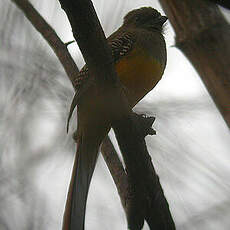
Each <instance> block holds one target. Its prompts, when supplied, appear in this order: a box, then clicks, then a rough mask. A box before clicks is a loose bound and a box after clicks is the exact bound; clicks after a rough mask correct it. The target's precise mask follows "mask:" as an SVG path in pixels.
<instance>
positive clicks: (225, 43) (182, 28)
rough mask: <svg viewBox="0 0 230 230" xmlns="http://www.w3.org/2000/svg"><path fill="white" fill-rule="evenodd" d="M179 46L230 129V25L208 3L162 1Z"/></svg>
mask: <svg viewBox="0 0 230 230" xmlns="http://www.w3.org/2000/svg"><path fill="white" fill-rule="evenodd" d="M160 2H161V5H162V7H163V9H164V11H165V12H166V14H167V16H168V18H169V20H170V22H171V24H172V26H173V28H174V30H175V32H176V46H177V47H178V48H179V49H180V50H181V51H182V52H183V53H184V54H185V55H186V57H187V58H188V59H189V60H190V61H191V63H192V64H193V66H194V67H195V69H196V70H197V72H198V73H199V75H200V77H201V79H202V80H203V82H204V84H205V86H206V88H207V90H208V91H209V93H210V95H211V96H212V98H213V100H214V102H215V103H216V105H217V107H218V109H219V110H220V112H221V114H222V116H223V118H224V119H225V121H226V123H227V125H228V127H230V71H229V66H230V42H229V41H230V25H229V24H228V23H227V22H226V20H225V19H224V17H223V15H222V14H221V12H220V10H219V8H218V7H217V5H215V4H214V3H212V2H211V1H205V0H193V1H190V0H183V1H181V0H160Z"/></svg>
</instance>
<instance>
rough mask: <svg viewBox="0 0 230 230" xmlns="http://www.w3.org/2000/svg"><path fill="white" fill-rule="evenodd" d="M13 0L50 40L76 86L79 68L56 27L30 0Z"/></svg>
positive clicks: (47, 39) (35, 26)
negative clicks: (46, 19) (51, 24)
mask: <svg viewBox="0 0 230 230" xmlns="http://www.w3.org/2000/svg"><path fill="white" fill-rule="evenodd" d="M11 1H12V2H14V3H15V4H16V5H17V6H18V7H19V8H20V9H21V10H22V11H23V13H24V15H25V16H26V17H27V19H28V20H29V21H30V22H31V24H32V25H33V26H34V28H36V30H37V31H38V32H40V34H41V35H42V36H43V38H44V39H45V40H46V41H47V42H48V44H49V45H50V47H51V48H52V49H53V51H54V53H55V54H56V56H57V57H58V59H59V61H60V62H61V64H62V66H63V68H64V69H65V72H66V74H67V76H68V77H69V80H70V81H71V83H72V85H73V86H74V79H75V78H76V76H77V74H78V72H79V70H78V67H77V65H76V64H75V62H74V60H73V58H72V57H71V55H70V53H69V51H68V49H67V45H66V44H65V43H63V42H62V40H61V39H60V38H59V37H58V35H57V33H56V32H55V31H54V29H53V28H52V27H51V26H50V25H49V24H48V23H47V22H46V21H45V19H44V18H43V17H42V16H41V15H40V14H39V12H38V11H37V10H36V9H35V8H34V7H33V5H32V4H31V3H30V2H29V1H28V0H11Z"/></svg>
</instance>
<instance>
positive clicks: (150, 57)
mask: <svg viewBox="0 0 230 230" xmlns="http://www.w3.org/2000/svg"><path fill="white" fill-rule="evenodd" d="M166 21H167V17H166V16H162V15H161V14H160V13H159V12H158V11H157V10H156V9H154V8H152V7H141V8H138V9H134V10H132V11H130V12H129V13H128V14H127V15H126V16H125V17H124V20H123V24H122V25H121V27H120V28H118V29H117V30H116V31H115V32H114V33H113V34H112V35H110V36H109V37H108V38H107V42H108V45H109V47H110V49H111V52H112V58H113V62H114V65H115V70H116V72H117V76H118V78H119V81H120V82H121V85H122V87H123V88H124V93H125V96H126V97H127V101H128V103H129V105H130V106H131V107H134V106H135V105H136V104H137V103H138V102H139V101H140V100H141V99H142V98H143V97H144V96H145V95H146V94H147V93H148V92H150V91H151V90H152V89H153V88H154V87H155V86H156V84H157V83H158V82H159V80H160V79H161V78H162V75H163V73H164V70H165V67H166V61H167V53H166V43H165V39H164V34H163V31H164V30H163V29H164V25H165V22H166ZM75 86H76V89H77V91H76V94H75V95H74V98H73V100H72V104H71V107H70V112H69V117H68V121H67V130H68V126H69V121H70V118H71V116H72V113H73V111H74V109H75V107H76V106H77V131H76V135H75V138H76V142H77V151H76V157H75V162H74V166H73V169H72V177H71V181H70V186H69V191H68V195H67V202H66V207H65V213H64V218H63V227H62V229H63V230H67V229H76V230H84V226H85V211H86V203H87V196H88V190H89V186H90V182H91V178H92V175H93V172H94V168H95V165H96V161H97V157H98V152H99V148H100V144H101V142H102V141H103V139H104V137H105V136H106V135H107V133H108V132H109V130H110V129H111V125H112V124H111V119H110V118H109V115H108V113H107V112H106V111H103V108H104V107H103V106H102V104H103V103H104V102H105V101H106V98H105V97H103V95H102V94H99V93H98V91H97V85H96V84H94V78H93V77H92V76H91V75H90V74H89V70H88V67H87V65H85V66H84V67H83V68H82V69H81V71H80V72H79V74H78V76H77V78H76V80H75ZM73 215H75V216H73Z"/></svg>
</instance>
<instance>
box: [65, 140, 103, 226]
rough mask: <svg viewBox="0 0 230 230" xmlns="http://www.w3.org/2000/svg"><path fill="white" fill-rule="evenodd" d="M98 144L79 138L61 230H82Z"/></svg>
mask: <svg viewBox="0 0 230 230" xmlns="http://www.w3.org/2000/svg"><path fill="white" fill-rule="evenodd" d="M90 139H91V138H90ZM99 145H100V143H95V141H92V140H88V139H86V138H82V139H81V140H79V143H78V147H77V154H76V158H75V162H74V166H73V171H72V178H71V182H70V187H69V192H68V197H67V202H66V207H65V214H64V222H63V228H62V229H63V230H84V222H85V209H86V201H87V196H88V190H89V185H90V181H91V178H92V175H93V172H94V168H95V164H96V161H97V157H98V149H99Z"/></svg>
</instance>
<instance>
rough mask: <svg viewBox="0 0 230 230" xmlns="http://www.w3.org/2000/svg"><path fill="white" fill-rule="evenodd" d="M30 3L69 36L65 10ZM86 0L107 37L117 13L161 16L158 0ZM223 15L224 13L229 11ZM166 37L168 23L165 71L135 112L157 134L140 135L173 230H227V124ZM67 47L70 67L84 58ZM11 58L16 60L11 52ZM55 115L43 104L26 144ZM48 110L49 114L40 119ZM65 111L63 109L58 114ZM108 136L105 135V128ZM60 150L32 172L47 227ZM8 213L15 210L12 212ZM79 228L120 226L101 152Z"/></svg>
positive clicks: (51, 130)
mask: <svg viewBox="0 0 230 230" xmlns="http://www.w3.org/2000/svg"><path fill="white" fill-rule="evenodd" d="M3 1H5V2H7V0H3ZM32 2H33V3H34V5H35V6H36V8H37V9H39V11H40V12H41V14H42V15H43V16H44V18H45V19H46V20H47V21H48V22H49V23H50V24H51V25H52V26H53V27H54V29H55V30H56V31H57V33H58V34H59V36H60V37H61V38H62V40H63V41H65V42H68V41H71V40H73V37H72V33H71V28H70V26H69V23H68V21H67V18H66V16H65V13H64V11H62V10H61V9H60V6H59V4H56V2H57V1H56V0H49V1H47V0H43V1H42V0H40V1H36V0H33V1H32ZM93 2H94V5H95V8H96V11H97V13H98V16H99V19H100V21H101V24H102V26H103V28H104V30H105V33H106V35H107V36H108V35H110V34H111V33H112V32H113V31H114V30H116V29H117V28H118V27H119V26H120V25H121V23H122V18H123V16H125V15H126V14H127V12H129V11H130V10H132V9H135V8H139V7H141V6H152V7H154V8H156V9H158V10H159V11H160V12H162V13H163V11H162V9H161V8H160V5H159V3H158V1H153V0H148V1H147V0H142V1H139V0H110V1H106V0H94V1H93ZM140 2H141V3H140ZM0 5H1V3H0ZM224 12H225V14H226V15H227V17H228V18H230V13H229V12H228V11H224ZM34 33H36V32H35V31H34ZM24 36H27V35H26V34H25V35H24ZM174 36H175V35H174V32H173V30H172V28H171V26H170V24H169V23H168V25H167V27H166V30H165V39H166V42H167V52H168V63H167V67H166V70H165V74H164V76H163V79H162V80H161V81H160V82H159V84H158V85H157V86H156V88H155V89H154V90H153V91H152V92H151V93H149V94H148V95H147V96H146V97H145V98H144V99H143V100H142V101H141V102H140V103H139V104H138V105H137V106H136V108H135V110H136V111H137V112H141V113H143V112H144V113H146V114H149V115H154V116H156V122H155V124H154V128H155V129H156V130H157V135H156V136H154V137H147V138H146V141H147V145H148V148H149V152H150V154H151V156H152V159H153V162H154V165H155V167H156V169H157V172H158V174H159V176H160V179H161V183H162V185H163V188H164V191H165V195H166V197H167V199H168V201H169V204H170V208H171V211H172V214H173V216H174V218H175V222H176V224H177V226H178V230H182V229H183V230H186V229H189V230H193V229H194V230H205V229H208V230H212V229H213V230H217V229H221V230H229V226H230V215H229V214H228V213H230V212H229V205H228V209H226V204H229V202H230V195H229V194H230V182H229V178H230V167H229V165H230V154H229V153H230V151H229V150H230V133H229V129H228V128H227V126H226V124H225V123H224V121H223V119H222V117H221V115H220V113H219V112H218V110H217V109H216V106H215V105H214V103H213V101H212V99H211V98H210V96H209V94H208V93H207V90H206V89H205V87H204V85H203V83H202V82H201V80H200V78H199V76H198V75H197V73H196V71H195V70H194V69H193V67H192V66H191V64H190V63H189V62H188V60H187V59H186V58H185V57H184V56H183V54H182V53H181V52H180V51H179V50H178V49H177V48H175V47H173V45H174ZM16 40H17V39H16ZM38 41H39V45H41V47H43V48H44V50H45V51H46V52H48V53H49V54H50V55H51V57H53V59H55V58H56V57H55V55H54V54H53V52H52V50H51V49H50V48H49V47H48V46H47V44H46V43H45V42H44V41H43V39H42V38H38ZM69 50H70V51H71V54H72V55H73V57H74V58H75V60H76V62H77V64H78V66H79V67H81V66H83V64H84V61H83V59H82V56H81V54H80V51H79V49H78V48H77V45H76V43H74V44H72V45H70V46H69ZM28 55H29V54H28ZM14 58H15V59H17V58H18V57H17V55H15V57H14ZM60 68H61V67H60ZM63 74H64V73H63ZM6 95H7V92H6ZM70 101H71V98H69V99H68V102H67V103H68V104H70ZM55 112H57V108H55V105H50V104H47V111H41V114H42V115H44V116H41V117H39V119H37V120H36V122H35V126H34V127H32V128H33V129H34V130H35V131H36V132H37V133H36V134H37V135H35V136H36V137H37V138H36V140H35V141H32V140H31V143H32V144H31V145H32V146H33V148H41V147H42V146H45V145H47V143H48V142H49V140H50V138H52V135H54V134H55V132H56V131H55V130H56V129H55V128H56V125H57V124H56V123H55V122H57V120H56V121H54V119H53V118H54V116H58V114H57V113H55ZM43 113H44V114H43ZM49 113H50V114H51V116H50V117H49V116H47V114H49ZM67 113H68V110H66V116H67ZM54 114H55V115H54ZM38 124H39V125H38ZM72 125H73V123H72ZM37 126H38V127H37ZM35 127H36V128H35ZM110 135H111V137H113V133H112V132H111V134H110ZM113 141H114V139H113ZM115 145H116V143H115ZM116 147H117V145H116ZM63 148H64V147H63ZM59 151H63V149H62V148H61V149H60V150H59ZM66 152H68V151H67V150H66ZM66 152H65V151H63V153H64V154H60V155H59V158H58V159H57V158H56V155H55V156H53V158H52V157H51V158H52V161H47V162H45V163H44V164H43V165H42V166H41V167H40V168H39V169H38V170H37V172H36V184H37V188H38V190H39V191H40V192H41V194H43V196H44V199H45V200H46V204H47V207H49V210H50V213H49V215H50V219H49V222H47V226H49V229H51V230H52V229H54V230H57V229H61V220H62V214H63V207H64V202H65V196H66V192H67V186H68V183H69V178H70V173H71V166H72V163H73V156H72V155H70V154H69V155H68V154H65V153H66ZM218 210H222V215H221V216H218V214H219V213H218ZM209 211H210V213H209ZM15 212H16V213H20V210H16V211H15ZM190 221H191V222H192V223H191V222H190ZM0 227H1V226H0ZM12 229H13V228H12ZM38 229H39V228H38ZM86 229H87V230H95V229H101V230H107V229H109V230H113V229H114V230H117V229H126V220H125V215H124V212H123V211H122V207H121V204H120V201H119V197H118V195H117V192H116V188H115V186H114V184H113V181H112V178H111V176H110V174H109V172H108V170H107V168H106V165H105V163H104V161H103V159H102V158H101V157H100V158H99V161H98V164H97V168H96V171H95V175H94V177H93V180H92V184H91V187H90V194H89V200H88V208H87V217H86ZM145 229H148V228H145Z"/></svg>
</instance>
